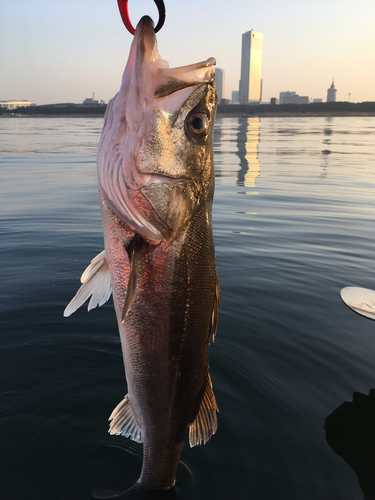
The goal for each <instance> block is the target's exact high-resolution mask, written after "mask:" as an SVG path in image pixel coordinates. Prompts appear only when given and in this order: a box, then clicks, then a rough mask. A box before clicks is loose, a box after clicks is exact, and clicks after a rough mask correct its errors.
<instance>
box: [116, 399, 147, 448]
mask: <svg viewBox="0 0 375 500" xmlns="http://www.w3.org/2000/svg"><path fill="white" fill-rule="evenodd" d="M109 420H110V422H111V424H110V426H109V433H110V434H112V435H116V436H125V437H130V439H132V440H133V441H136V442H137V443H142V431H141V429H140V428H139V427H138V424H137V422H136V421H135V418H134V414H133V410H132V407H131V406H130V402H129V398H128V395H126V396H125V398H124V399H123V400H122V401H121V402H120V403H119V404H118V405H117V406H116V408H115V409H114V410H113V412H112V413H111V416H110V417H109Z"/></svg>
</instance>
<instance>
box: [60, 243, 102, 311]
mask: <svg viewBox="0 0 375 500" xmlns="http://www.w3.org/2000/svg"><path fill="white" fill-rule="evenodd" d="M81 283H83V284H82V286H81V287H80V289H79V290H78V292H77V293H76V295H75V296H74V297H73V298H72V300H71V301H70V302H69V304H68V305H67V306H66V308H65V311H64V316H65V317H68V316H70V315H71V314H73V313H74V312H75V311H76V310H77V309H78V308H79V307H81V305H82V304H83V303H84V302H86V300H87V299H88V298H89V297H90V296H91V299H90V302H89V305H88V308H87V310H88V311H90V310H91V309H94V307H96V306H99V307H100V306H102V305H103V304H105V302H107V300H108V299H109V297H110V296H111V293H112V285H111V276H110V274H109V269H108V264H107V261H106V260H105V251H104V250H103V251H102V252H100V254H98V255H97V256H96V257H95V258H94V259H93V260H92V261H91V264H90V265H89V266H88V267H87V268H86V270H85V271H84V272H83V274H82V276H81Z"/></svg>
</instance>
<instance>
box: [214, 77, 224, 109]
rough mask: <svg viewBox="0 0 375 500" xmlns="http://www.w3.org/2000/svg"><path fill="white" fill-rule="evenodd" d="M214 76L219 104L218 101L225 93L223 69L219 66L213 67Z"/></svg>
mask: <svg viewBox="0 0 375 500" xmlns="http://www.w3.org/2000/svg"><path fill="white" fill-rule="evenodd" d="M215 77H216V90H217V102H218V103H219V104H220V101H221V100H222V99H223V98H224V93H225V72H224V70H223V69H221V68H215Z"/></svg>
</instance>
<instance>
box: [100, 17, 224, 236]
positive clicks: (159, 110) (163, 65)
mask: <svg viewBox="0 0 375 500" xmlns="http://www.w3.org/2000/svg"><path fill="white" fill-rule="evenodd" d="M214 65H215V59H214V58H209V59H207V60H206V61H202V62H199V63H195V64H190V65H187V66H181V67H178V68H170V67H169V65H168V63H167V62H166V61H165V60H163V59H162V58H161V56H160V54H159V52H158V48H157V41H156V36H155V33H154V28H153V22H152V20H151V19H150V18H149V17H148V16H144V17H143V18H142V19H141V21H140V22H139V23H138V25H137V28H136V30H135V35H134V40H133V43H132V46H131V50H130V55H129V59H128V62H127V65H126V68H125V71H124V75H123V78H122V83H121V88H120V90H119V92H118V93H117V94H116V96H115V97H114V98H113V99H111V101H110V102H109V104H108V107H107V112H106V116H105V122H104V127H103V132H102V136H101V139H100V142H99V148H98V176H99V183H100V187H101V190H102V191H103V193H104V195H105V197H106V199H107V201H108V204H109V206H110V207H111V208H112V209H113V210H114V211H115V212H116V213H117V215H119V216H120V217H121V218H122V219H123V220H124V221H125V222H127V223H128V224H129V225H130V226H131V227H132V228H133V229H134V230H135V231H136V232H139V233H140V234H142V235H144V236H145V237H146V238H148V239H150V240H153V241H156V242H157V241H164V240H169V239H170V238H171V237H173V235H175V234H177V232H178V229H179V228H180V227H181V223H182V222H181V221H182V216H181V211H180V210H178V215H177V216H176V217H173V216H172V215H171V214H168V215H167V214H166V209H167V208H168V209H171V210H172V209H173V208H174V209H175V208H176V207H177V201H176V200H180V202H182V201H183V200H185V201H184V202H183V207H182V208H183V209H186V210H187V214H188V216H190V215H191V213H192V210H193V207H194V205H195V204H196V200H194V199H191V200H190V199H188V198H190V197H193V198H194V197H195V193H196V191H197V188H196V187H194V184H196V181H194V179H191V177H190V174H189V172H188V171H186V169H185V170H184V169H183V168H182V167H181V166H180V165H179V164H178V158H179V157H181V155H182V153H181V152H180V151H177V149H178V148H179V149H180V150H181V148H182V149H183V147H184V141H186V137H185V136H184V135H182V133H181V134H180V135H179V137H177V136H176V130H175V129H176V128H178V127H180V129H181V131H182V132H183V127H184V119H185V117H186V115H187V113H188V111H186V110H185V105H186V103H187V102H190V101H191V99H193V101H194V98H193V97H192V96H193V95H194V94H197V95H198V97H199V96H200V94H201V92H199V89H200V88H201V87H207V86H208V85H209V84H210V83H212V82H213V80H214V78H215V71H214ZM176 123H177V125H178V126H176ZM171 150H173V154H172V155H171V154H169V152H170V151H171ZM167 152H168V155H167ZM176 158H177V160H176ZM180 163H181V164H182V162H180ZM162 186H164V187H162ZM186 186H190V187H188V188H186ZM154 188H155V189H156V195H155V196H153V195H152V194H151V190H153V189H154ZM184 189H185V190H186V193H185V194H183V190H184ZM175 196H177V198H176V200H174V201H173V200H170V199H169V198H170V197H175ZM168 197H169V198H168ZM155 200H157V201H155ZM160 203H161V205H162V207H161V208H160V209H159V210H158V207H157V206H156V205H160ZM152 212H156V213H152ZM173 221H175V222H173Z"/></svg>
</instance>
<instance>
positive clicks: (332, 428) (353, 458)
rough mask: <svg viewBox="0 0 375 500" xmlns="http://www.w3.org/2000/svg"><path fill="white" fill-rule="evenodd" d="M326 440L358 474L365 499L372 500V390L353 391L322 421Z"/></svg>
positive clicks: (374, 396)
mask: <svg viewBox="0 0 375 500" xmlns="http://www.w3.org/2000/svg"><path fill="white" fill-rule="evenodd" d="M324 427H325V431H326V439H327V442H328V444H329V445H330V447H331V448H332V449H333V451H334V452H335V453H337V454H338V455H339V456H340V457H342V458H343V459H344V460H345V462H346V463H347V464H348V465H349V466H350V467H351V468H352V469H353V471H354V472H355V473H356V474H357V476H358V482H359V486H360V487H361V490H362V492H363V496H364V497H365V500H374V499H375V389H371V390H370V393H369V395H368V396H366V395H365V394H361V393H359V392H355V393H354V394H353V401H352V402H351V403H349V402H345V403H343V404H342V405H341V406H339V407H338V408H337V409H336V410H335V411H334V412H333V413H332V414H331V415H330V416H329V417H327V418H326V421H325V426H324Z"/></svg>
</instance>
